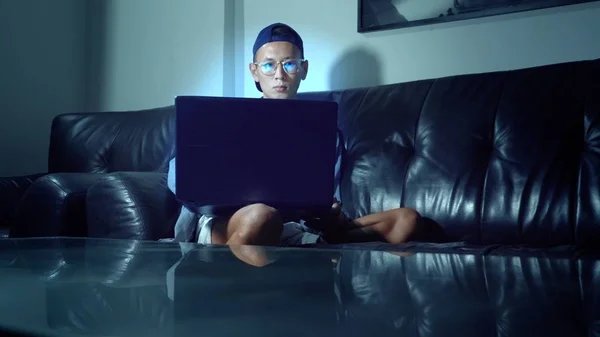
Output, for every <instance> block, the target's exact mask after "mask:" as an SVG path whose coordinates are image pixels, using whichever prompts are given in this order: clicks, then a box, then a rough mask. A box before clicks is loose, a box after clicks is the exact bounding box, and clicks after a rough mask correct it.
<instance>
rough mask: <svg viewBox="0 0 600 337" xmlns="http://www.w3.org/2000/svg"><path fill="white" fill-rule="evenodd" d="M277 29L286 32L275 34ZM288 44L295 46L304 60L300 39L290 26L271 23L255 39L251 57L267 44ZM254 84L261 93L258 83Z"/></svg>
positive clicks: (302, 45)
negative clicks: (283, 29)
mask: <svg viewBox="0 0 600 337" xmlns="http://www.w3.org/2000/svg"><path fill="white" fill-rule="evenodd" d="M278 28H285V29H286V30H287V31H288V32H286V33H279V32H277V29H278ZM278 41H279V42H289V43H291V44H293V45H294V46H296V47H297V48H298V49H299V50H300V53H301V55H302V56H301V57H302V58H304V44H303V42H302V38H301V37H300V35H299V34H298V33H297V32H296V31H295V30H294V29H293V28H292V27H290V26H288V25H286V24H284V23H281V22H277V23H273V24H271V25H269V26H267V27H265V28H263V29H262V30H261V31H260V32H259V33H258V36H257V37H256V41H255V42H254V47H253V48H252V57H254V56H255V55H256V52H257V51H258V50H259V49H260V47H262V46H264V45H265V44H267V43H269V42H278ZM254 83H255V84H256V89H258V91H260V92H262V89H261V88H260V83H258V82H254Z"/></svg>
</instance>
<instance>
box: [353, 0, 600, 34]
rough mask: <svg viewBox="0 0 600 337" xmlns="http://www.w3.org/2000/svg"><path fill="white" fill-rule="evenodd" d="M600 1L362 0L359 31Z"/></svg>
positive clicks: (359, 6) (359, 4) (421, 24)
mask: <svg viewBox="0 0 600 337" xmlns="http://www.w3.org/2000/svg"><path fill="white" fill-rule="evenodd" d="M596 1H600V0H358V32H359V33H366V32H371V31H378V30H388V29H399V28H405V27H413V26H423V25H430V24H435V23H442V22H449V21H458V20H466V19H472V18H479V17H485V16H493V15H500V14H507V13H515V12H522V11H530V10H535V9H541V8H549V7H557V6H565V5H573V4H579V3H585V2H596Z"/></svg>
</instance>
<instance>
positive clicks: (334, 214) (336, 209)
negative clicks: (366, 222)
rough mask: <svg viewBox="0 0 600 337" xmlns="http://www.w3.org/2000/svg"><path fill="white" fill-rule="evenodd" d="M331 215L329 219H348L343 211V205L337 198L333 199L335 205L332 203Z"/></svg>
mask: <svg viewBox="0 0 600 337" xmlns="http://www.w3.org/2000/svg"><path fill="white" fill-rule="evenodd" d="M330 216H331V217H330V218H329V219H328V220H338V221H344V220H346V216H344V213H342V205H341V203H339V202H338V201H337V200H335V199H334V200H333V205H331V215H330Z"/></svg>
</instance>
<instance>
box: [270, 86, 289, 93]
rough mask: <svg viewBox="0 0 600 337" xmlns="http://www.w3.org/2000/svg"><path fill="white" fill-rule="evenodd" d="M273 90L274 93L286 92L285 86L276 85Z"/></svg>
mask: <svg viewBox="0 0 600 337" xmlns="http://www.w3.org/2000/svg"><path fill="white" fill-rule="evenodd" d="M273 89H275V91H277V92H286V91H287V90H288V87H287V86H285V85H278V86H275V87H273Z"/></svg>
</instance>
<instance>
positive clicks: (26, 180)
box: [0, 173, 46, 229]
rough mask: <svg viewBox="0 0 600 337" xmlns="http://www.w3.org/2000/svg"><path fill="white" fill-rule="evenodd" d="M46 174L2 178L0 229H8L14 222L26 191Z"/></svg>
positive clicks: (0, 178) (0, 185)
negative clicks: (18, 206)
mask: <svg viewBox="0 0 600 337" xmlns="http://www.w3.org/2000/svg"><path fill="white" fill-rule="evenodd" d="M45 174H46V173H38V174H32V175H26V176H21V177H0V229H2V228H5V229H8V228H10V227H11V225H12V223H13V222H14V216H15V213H16V210H17V205H18V204H19V201H21V198H22V197H23V194H25V191H27V189H28V188H29V186H31V185H32V184H33V182H34V181H36V180H37V179H38V178H40V177H42V176H44V175H45Z"/></svg>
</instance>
